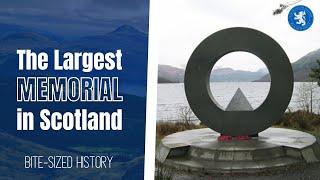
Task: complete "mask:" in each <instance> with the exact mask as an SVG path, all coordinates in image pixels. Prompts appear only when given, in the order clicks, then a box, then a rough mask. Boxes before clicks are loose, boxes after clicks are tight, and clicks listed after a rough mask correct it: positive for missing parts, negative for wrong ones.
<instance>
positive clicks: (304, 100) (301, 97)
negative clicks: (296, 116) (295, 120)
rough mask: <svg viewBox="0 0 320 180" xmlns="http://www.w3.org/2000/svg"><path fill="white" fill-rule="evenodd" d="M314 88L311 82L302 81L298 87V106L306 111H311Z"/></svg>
mask: <svg viewBox="0 0 320 180" xmlns="http://www.w3.org/2000/svg"><path fill="white" fill-rule="evenodd" d="M315 88H316V86H315V84H314V83H313V82H303V83H302V84H301V85H300V86H299V87H298V101H299V105H300V108H301V109H303V110H304V111H307V112H311V113H312V112H313V99H314V92H313V91H314V89H315Z"/></svg>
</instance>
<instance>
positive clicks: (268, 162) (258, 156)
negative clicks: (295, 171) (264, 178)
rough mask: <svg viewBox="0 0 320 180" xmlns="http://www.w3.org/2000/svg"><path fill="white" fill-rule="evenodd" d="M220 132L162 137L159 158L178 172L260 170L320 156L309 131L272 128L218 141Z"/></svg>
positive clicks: (314, 160) (305, 161)
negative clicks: (246, 138)
mask: <svg viewBox="0 0 320 180" xmlns="http://www.w3.org/2000/svg"><path fill="white" fill-rule="evenodd" d="M219 136H220V134H219V133H217V132H215V131H213V130H211V129H209V128H204V129H196V130H188V131H183V132H178V133H174V134H171V135H168V136H166V137H165V138H163V139H162V141H161V143H160V144H159V146H158V149H157V155H156V158H157V160H158V161H160V162H162V163H163V164H164V165H165V166H166V167H168V168H171V169H174V170H176V172H179V171H183V172H194V173H199V174H203V175H205V174H214V173H224V174H225V173H257V172H264V171H270V170H271V171H272V170H282V169H287V168H289V167H291V166H300V165H301V166H303V165H306V164H308V163H313V162H318V161H319V160H320V146H319V144H318V142H317V141H316V138H315V137H314V136H312V135H310V134H308V133H305V132H301V131H297V130H289V129H283V128H269V129H267V130H265V131H263V132H261V133H259V137H256V138H252V139H250V140H241V141H239V140H230V141H218V140H217V138H218V137H219Z"/></svg>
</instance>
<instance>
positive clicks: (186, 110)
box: [178, 106, 193, 127]
mask: <svg viewBox="0 0 320 180" xmlns="http://www.w3.org/2000/svg"><path fill="white" fill-rule="evenodd" d="M178 115H179V119H180V121H181V122H183V123H184V124H185V125H186V126H187V127H189V126H190V125H191V123H192V116H193V112H192V110H191V108H190V107H189V106H182V107H180V108H179V112H178Z"/></svg>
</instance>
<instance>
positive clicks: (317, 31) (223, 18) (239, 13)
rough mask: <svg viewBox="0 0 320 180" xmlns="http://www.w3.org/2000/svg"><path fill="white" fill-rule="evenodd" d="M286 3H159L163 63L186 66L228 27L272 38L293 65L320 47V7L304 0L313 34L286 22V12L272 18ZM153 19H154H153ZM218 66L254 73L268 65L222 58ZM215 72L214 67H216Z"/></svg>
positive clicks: (179, 0)
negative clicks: (195, 52)
mask: <svg viewBox="0 0 320 180" xmlns="http://www.w3.org/2000/svg"><path fill="white" fill-rule="evenodd" d="M286 2H288V1H287V0H223V1H218V0H216V1H214V0H189V1H186V0H174V1H173V0H161V1H155V2H154V3H156V4H157V6H156V7H157V8H159V9H157V10H156V12H155V17H154V18H153V20H156V21H157V23H156V26H157V30H156V33H155V35H156V36H157V39H158V42H159V44H158V48H159V50H158V53H159V59H158V61H159V63H160V64H168V65H173V66H177V67H184V66H185V64H186V63H187V61H188V59H189V57H190V55H191V53H192V51H193V50H194V49H195V48H196V46H197V45H198V44H199V43H200V42H201V41H202V40H203V39H205V38H206V37H207V36H209V35H210V34H212V33H214V32H216V31H218V30H221V29H224V28H228V27H235V26H243V27H250V28H254V29H257V30H260V31H263V32H264V33H266V34H268V35H269V36H271V37H272V38H273V39H275V40H276V41H277V42H278V43H279V44H280V45H281V46H282V47H283V48H284V50H285V51H286V53H287V55H288V56H289V58H290V61H291V62H294V61H296V60H298V58H300V57H302V56H303V55H305V54H307V53H309V52H311V51H313V50H316V49H318V48H320V18H319V16H320V2H319V0H303V1H302V2H300V3H299V4H303V5H306V6H308V7H309V8H311V10H312V11H313V14H314V22H313V25H312V27H311V28H310V29H308V30H306V31H304V32H299V31H295V30H294V29H292V28H291V27H290V26H289V24H288V20H287V16H288V12H289V10H290V9H291V7H290V8H288V9H287V10H285V11H284V12H283V13H282V14H280V15H277V16H273V15H272V12H273V10H274V9H276V8H278V7H279V4H280V3H286ZM151 18H152V15H151ZM223 58H224V60H223V61H222V62H223V63H221V62H218V63H219V64H217V66H219V67H231V68H234V69H242V70H250V71H255V70H258V69H259V68H261V67H264V64H263V63H262V62H261V61H258V60H257V59H258V58H257V57H255V56H254V55H251V54H249V55H248V53H239V52H237V53H235V54H229V55H227V56H225V57H223ZM215 67H216V66H215Z"/></svg>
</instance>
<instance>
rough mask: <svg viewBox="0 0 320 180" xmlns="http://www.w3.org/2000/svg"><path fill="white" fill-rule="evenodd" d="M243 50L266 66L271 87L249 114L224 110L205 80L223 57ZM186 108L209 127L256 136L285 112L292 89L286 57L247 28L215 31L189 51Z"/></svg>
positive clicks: (291, 75)
mask: <svg viewBox="0 0 320 180" xmlns="http://www.w3.org/2000/svg"><path fill="white" fill-rule="evenodd" d="M235 51H244V52H249V53H252V54H254V55H256V56H258V57H259V58H260V59H261V60H262V61H263V62H264V63H265V65H266V66H267V68H268V70H269V73H270V77H271V86H270V91H269V93H268V96H267V98H266V99H265V101H264V102H263V103H262V104H261V105H260V106H259V107H258V108H257V109H255V110H253V111H224V110H222V108H221V107H220V106H219V104H218V103H217V102H216V100H215V99H214V98H213V96H212V94H211V91H210V82H209V77H210V73H211V70H212V68H213V66H214V65H215V63H216V62H217V61H218V60H219V59H220V58H221V57H222V56H224V55H226V54H228V53H231V52H235ZM184 86H185V92H186V96H187V100H188V102H189V105H190V107H191V109H192V110H193V112H194V113H195V115H196V116H197V117H198V118H199V120H200V121H201V122H202V123H204V124H205V125H207V126H208V127H209V128H211V129H213V130H215V131H217V132H219V133H221V134H227V135H232V136H238V135H252V134H257V133H259V132H261V131H263V130H265V129H267V128H268V127H270V126H271V125H272V124H273V123H275V122H276V121H278V120H279V119H280V118H281V116H282V115H283V113H284V112H285V110H286V108H287V106H288V104H289V102H290V99H291V95H292V90H293V72H292V68H291V64H290V61H289V58H288V56H287V55H286V53H285V52H284V50H283V49H282V48H281V46H280V45H279V44H278V43H277V42H276V41H275V40H273V39H272V38H271V37H269V36H268V35H266V34H264V33H262V32H260V31H257V30H254V29H250V28H242V27H236V28H229V29H224V30H221V31H218V32H216V33H214V34H212V35H210V36H209V37H207V38H206V39H205V40H203V41H202V42H201V43H200V44H199V45H198V47H197V48H196V49H195V50H194V51H193V53H192V55H191V57H190V59H189V62H188V64H187V68H186V72H185V78H184Z"/></svg>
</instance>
